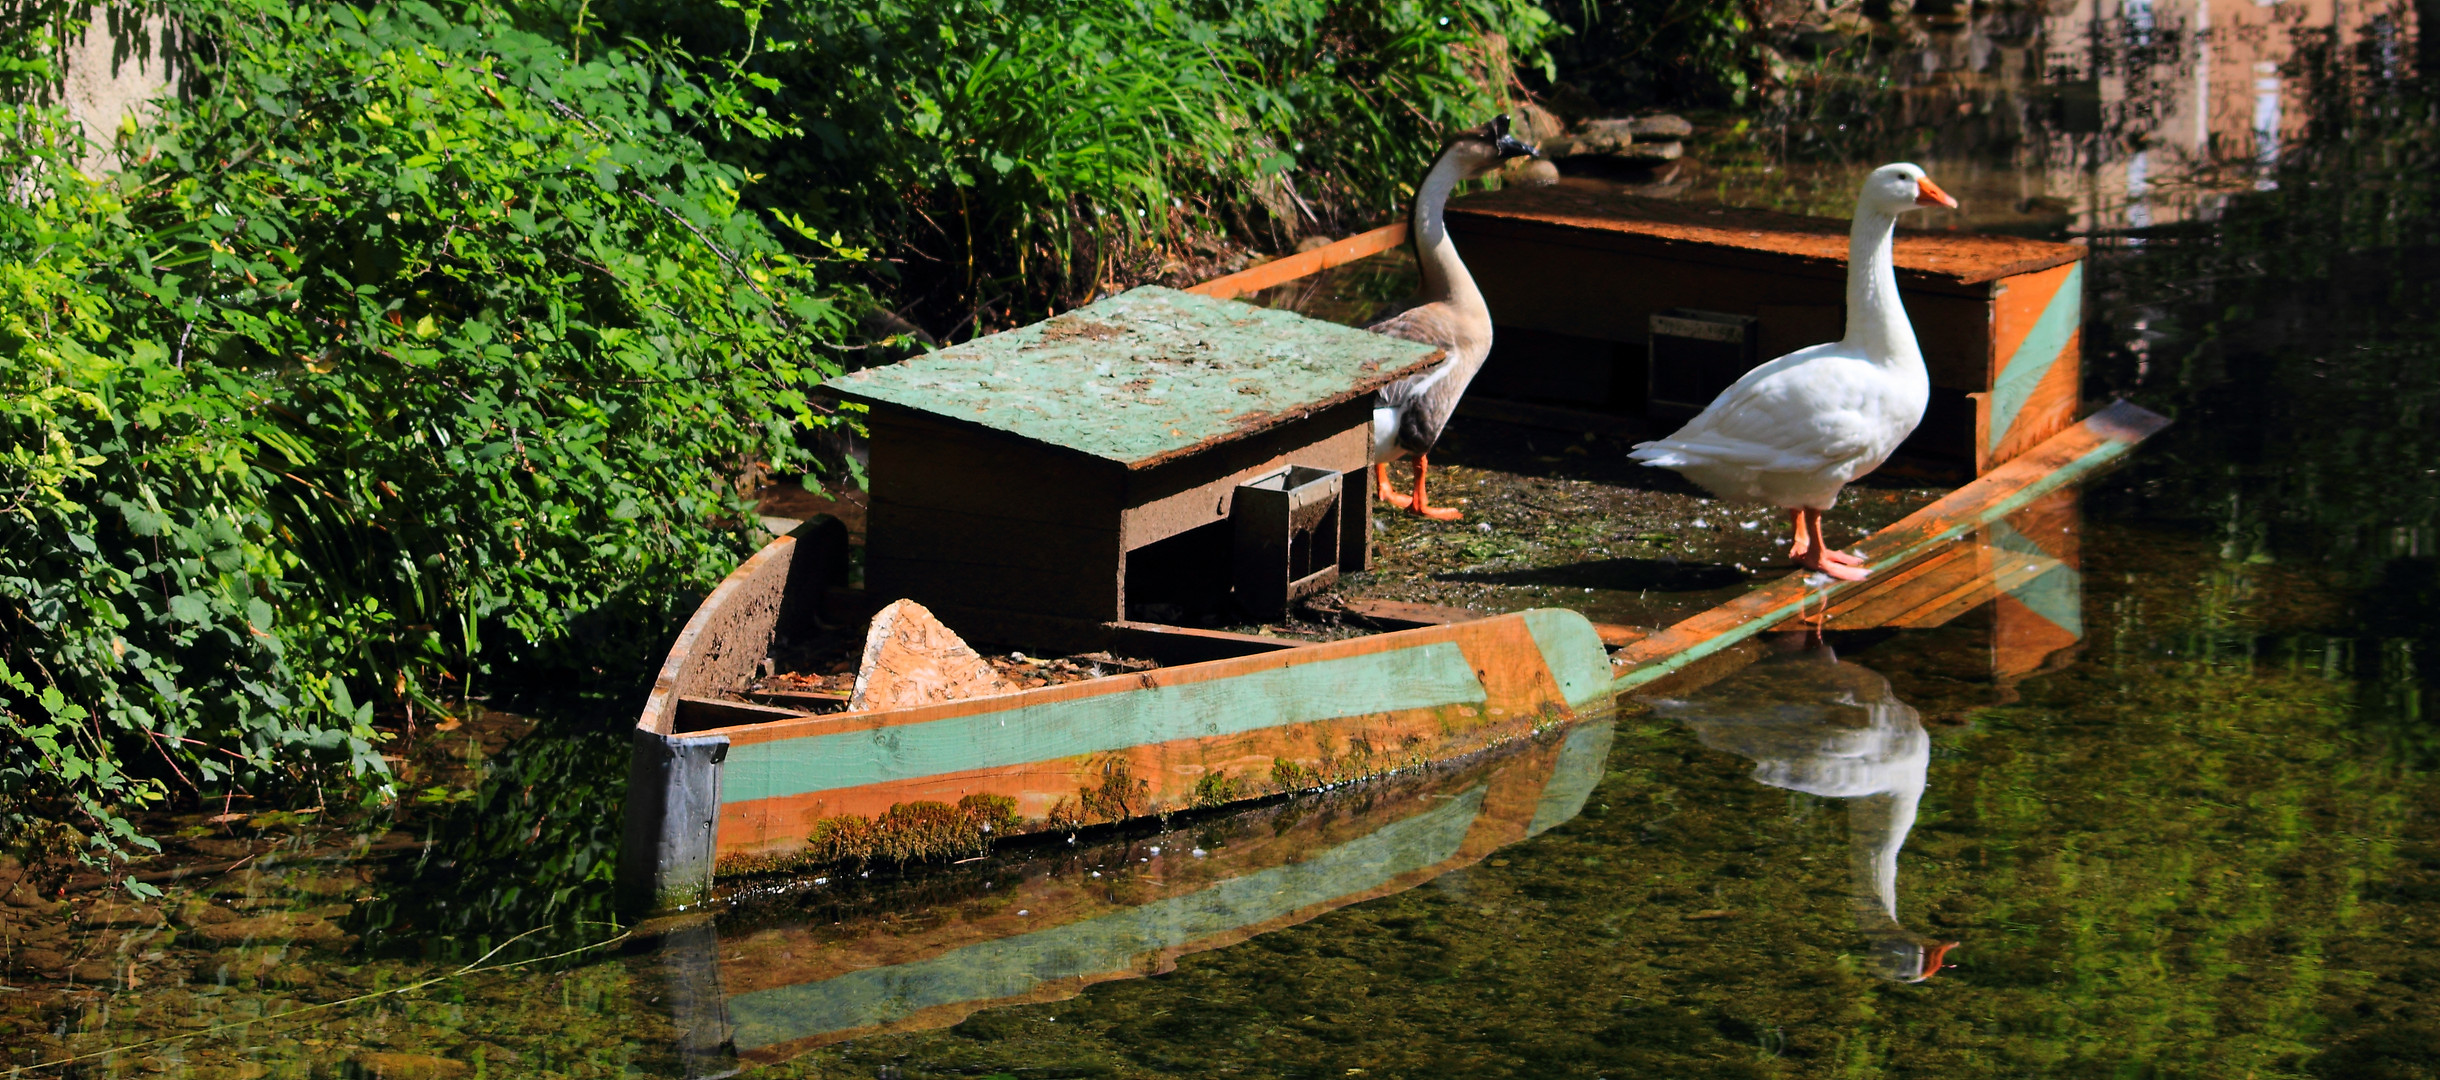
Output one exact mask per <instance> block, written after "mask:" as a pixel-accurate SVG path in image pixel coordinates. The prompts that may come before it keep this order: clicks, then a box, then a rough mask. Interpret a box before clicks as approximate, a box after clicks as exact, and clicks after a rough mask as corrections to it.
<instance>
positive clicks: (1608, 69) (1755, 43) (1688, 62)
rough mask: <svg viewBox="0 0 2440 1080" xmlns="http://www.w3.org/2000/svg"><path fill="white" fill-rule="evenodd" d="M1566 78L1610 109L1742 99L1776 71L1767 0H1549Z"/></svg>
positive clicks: (1557, 52) (1732, 102)
mask: <svg viewBox="0 0 2440 1080" xmlns="http://www.w3.org/2000/svg"><path fill="white" fill-rule="evenodd" d="M1544 2H1545V3H1546V4H1547V5H1548V6H1549V8H1550V13H1551V15H1552V17H1553V18H1554V19H1555V21H1556V22H1557V23H1558V24H1559V25H1561V26H1564V27H1566V28H1567V30H1568V31H1569V33H1568V35H1567V36H1566V37H1565V38H1562V39H1560V41H1559V42H1558V43H1557V44H1556V46H1555V47H1554V48H1553V49H1552V52H1553V53H1554V54H1555V57H1556V62H1557V67H1558V70H1559V71H1560V72H1562V73H1563V74H1562V75H1561V76H1560V77H1562V78H1564V79H1566V80H1567V82H1568V83H1569V84H1570V85H1572V86H1574V87H1576V88H1577V89H1578V90H1579V91H1581V92H1583V93H1585V94H1586V95H1587V96H1588V97H1589V98H1591V99H1592V100H1593V101H1595V102H1598V103H1599V104H1600V105H1602V106H1605V107H1607V108H1611V109H1630V110H1631V109H1645V108H1650V107H1652V106H1655V105H1665V106H1692V105H1715V106H1716V105H1743V104H1745V103H1746V96H1747V94H1748V93H1749V92H1750V91H1751V90H1752V89H1753V87H1754V85H1755V84H1756V83H1757V81H1759V80H1760V79H1762V78H1763V77H1764V76H1765V75H1766V74H1767V73H1768V72H1769V70H1770V58H1771V51H1770V47H1769V42H1768V40H1767V39H1766V36H1765V31H1766V28H1767V27H1768V25H1769V22H1770V10H1771V7H1772V5H1771V4H1769V3H1767V2H1765V0H1544Z"/></svg>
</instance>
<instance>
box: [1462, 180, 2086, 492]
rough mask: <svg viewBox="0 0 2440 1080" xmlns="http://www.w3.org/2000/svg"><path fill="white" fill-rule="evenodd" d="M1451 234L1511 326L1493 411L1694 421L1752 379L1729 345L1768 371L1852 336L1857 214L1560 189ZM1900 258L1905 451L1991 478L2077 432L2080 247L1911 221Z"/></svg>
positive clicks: (1479, 383)
mask: <svg viewBox="0 0 2440 1080" xmlns="http://www.w3.org/2000/svg"><path fill="white" fill-rule="evenodd" d="M1448 227H1449V233H1450V236H1451V237H1452V238H1454V239H1455V240H1456V242H1457V246H1458V250H1460V251H1461V252H1463V253H1464V255H1465V259H1466V265H1467V267H1468V268H1469V269H1471V270H1472V271H1473V273H1474V277H1475V280H1476V282H1477V283H1478V284H1479V285H1480V286H1481V288H1482V291H1483V298H1484V300H1485V301H1486V302H1487V303H1488V304H1489V305H1490V307H1491V314H1492V318H1493V319H1494V320H1495V321H1496V322H1497V324H1498V327H1499V333H1498V338H1497V343H1496V345H1495V346H1494V348H1493V351H1492V354H1491V358H1490V360H1489V361H1488V362H1487V363H1486V364H1485V365H1484V368H1483V371H1482V374H1480V375H1479V376H1477V377H1476V379H1475V382H1474V387H1473V390H1472V393H1471V395H1470V396H1469V402H1470V403H1471V404H1472V405H1473V406H1474V407H1475V409H1476V411H1479V412H1484V413H1486V414H1491V415H1497V414H1499V412H1500V407H1501V404H1502V403H1503V402H1522V403H1526V406H1525V407H1524V408H1514V407H1512V408H1511V409H1510V410H1509V412H1510V414H1511V415H1514V416H1516V417H1517V418H1519V419H1528V418H1532V417H1534V416H1535V415H1536V412H1537V410H1536V408H1535V406H1539V407H1540V411H1541V412H1542V414H1543V415H1545V416H1551V415H1552V414H1551V413H1550V412H1549V410H1550V409H1551V407H1553V406H1556V407H1558V408H1560V409H1564V410H1573V411H1576V412H1580V413H1596V414H1598V413H1609V414H1625V415H1633V416H1642V415H1646V414H1647V413H1649V414H1650V415H1651V416H1652V417H1653V419H1654V420H1655V421H1658V422H1668V421H1673V420H1677V419H1683V417H1684V415H1686V414H1687V413H1688V412H1689V411H1690V410H1689V406H1690V405H1693V406H1694V407H1699V405H1700V403H1701V402H1707V401H1708V400H1709V397H1710V395H1711V394H1716V393H1718V391H1719V390H1721V389H1724V388H1726V386H1727V385H1728V382H1729V381H1733V380H1734V378H1735V377H1736V376H1737V375H1740V374H1743V369H1742V368H1736V369H1735V370H1734V371H1731V370H1730V369H1731V368H1735V365H1734V364H1729V363H1706V359H1707V358H1709V357H1710V355H1711V354H1712V353H1721V354H1722V355H1730V351H1731V350H1737V351H1735V352H1734V355H1735V356H1737V357H1742V356H1751V357H1753V358H1754V359H1756V360H1768V359H1770V358H1772V357H1775V356H1780V355H1783V354H1786V353H1789V352H1792V351H1794V350H1796V349H1800V348H1803V347H1805V346H1807V345H1815V344H1819V343H1821V342H1825V341H1834V340H1837V339H1838V337H1839V336H1840V334H1841V333H1842V332H1843V330H1844V323H1845V319H1846V315H1845V306H1844V305H1845V302H1846V301H1845V295H1846V272H1847V271H1846V263H1847V238H1848V231H1849V224H1848V222H1846V221H1843V220H1839V219H1835V218H1814V217H1800V216H1797V215H1794V214H1781V213H1775V212H1771V211H1767V210H1745V209H1736V208H1729V207H1718V206H1704V205H1701V204H1697V203H1684V202H1675V201H1671V200H1666V199H1648V198H1638V197H1633V196H1626V195H1619V194H1614V193H1610V192H1606V191H1601V190H1596V189H1591V188H1585V187H1578V186H1573V185H1561V186H1557V187H1547V188H1518V189H1510V190H1504V191H1497V192H1489V193H1485V194H1480V195H1473V196H1468V197H1466V198H1463V199H1459V200H1456V201H1455V202H1453V203H1451V204H1450V206H1449V210H1448ZM1896 247H1897V267H1898V289H1899V292H1900V294H1901V296H1902V297H1903V298H1904V301H1905V304H1906V312H1907V315H1908V316H1909V317H1910V318H1911V319H1912V320H1913V322H1914V326H1915V334H1916V337H1917V338H1918V339H1919V340H1920V342H1921V343H1922V346H1923V356H1924V364H1925V366H1926V367H1927V368H1929V369H1930V373H1931V382H1932V400H1931V404H1930V407H1929V408H1928V409H1927V410H1926V413H1925V416H1924V419H1923V423H1922V426H1920V427H1919V428H1917V429H1916V431H1915V435H1914V437H1913V438H1912V439H1909V440H1908V441H1907V443H1906V445H1905V446H1904V447H1903V448H1902V449H1901V451H1900V452H1901V453H1902V454H1905V455H1908V456H1911V457H1916V458H1928V459H1934V460H1937V461H1943V462H1950V463H1955V464H1956V465H1961V466H1962V465H1971V467H1972V468H1973V470H1974V473H1975V474H1976V475H1980V474H1982V473H1985V472H1988V471H1990V470H1991V469H1992V468H1993V467H1995V466H1997V465H1999V464H2001V463H2002V462H2005V461H2008V460H2009V459H2011V458H2014V457H2016V456H2017V455H2019V454H2021V453H2024V452H2025V451H2026V450H2027V449H2029V448H2031V447H2033V446H2034V445H2035V444H2037V443H2040V442H2041V441H2042V440H2044V439H2047V438H2049V437H2050V436H2052V435H2054V434H2056V433H2058V432H2059V431H2060V430H2061V429H2063V428H2065V427H2067V425H2068V424H2070V423H2072V422H2074V420H2075V410H2076V401H2077V397H2076V395H2077V391H2078V388H2079V382H2080V377H2081V370H2080V369H2081V363H2080V359H2079V350H2078V340H2077V332H2078V329H2079V328H2080V326H2081V324H2082V321H2083V306H2082V298H2083V274H2082V267H2083V263H2082V261H2081V260H2082V258H2083V255H2084V249H2083V248H2080V247H2077V246H2075V245H2072V244H2058V243H2050V242H2047V241H2041V240H2027V239H2022V238H2018V237H2012V236H1990V235H1979V234H1972V233H1949V232H1940V233H1932V232H1912V231H1908V230H1906V229H1903V228H1902V229H1900V230H1899V233H1898V239H1897V245H1896ZM1673 309H1686V310H1673ZM1656 317H1657V318H1656ZM1749 320H1750V321H1749ZM1656 328H1657V332H1656ZM1732 329H1733V330H1734V331H1735V332H1734V333H1732ZM1656 364H1657V365H1661V366H1664V367H1667V368H1669V370H1657V369H1656V367H1655V365H1656ZM1697 365H1700V366H1703V367H1705V368H1706V369H1707V370H1705V371H1703V372H1702V373H1700V374H1699V375H1695V376H1693V377H1692V378H1691V379H1690V378H1689V372H1688V371H1687V370H1686V368H1687V367H1690V366H1697ZM1749 366H1750V365H1749ZM1711 368H1716V369H1717V370H1708V369H1711ZM1696 384H1699V385H1696ZM1715 384H1716V385H1715ZM1656 388H1658V389H1660V391H1661V392H1660V393H1659V394H1657V395H1656V394H1655V393H1654V390H1655V389H1656ZM1656 398H1658V400H1655V399H1656ZM1558 415H1560V416H1564V415H1565V414H1558Z"/></svg>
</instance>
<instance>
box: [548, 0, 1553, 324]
mask: <svg viewBox="0 0 2440 1080" xmlns="http://www.w3.org/2000/svg"><path fill="white" fill-rule="evenodd" d="M591 10H592V11H594V12H596V13H599V14H600V15H601V16H602V17H604V18H606V20H607V22H606V24H605V25H607V26H609V27H614V28H616V30H617V32H618V33H623V34H627V35H632V36H637V37H643V38H649V39H654V40H663V39H668V40H674V41H678V42H681V43H682V44H683V46H684V48H685V49H687V50H689V51H690V52H692V53H693V54H696V55H699V56H702V57H709V58H714V59H715V60H717V61H718V62H720V63H726V64H735V65H743V67H744V69H745V70H748V71H751V72H752V73H753V74H752V78H753V79H754V84H755V85H756V86H758V87H761V88H763V90H764V92H763V93H762V94H761V95H759V96H758V97H757V99H756V100H757V101H758V102H759V103H762V105H763V107H765V108H767V110H768V111H769V113H770V114H771V115H773V116H775V117H777V118H779V119H780V120H781V121H782V122H784V123H785V124H787V125H788V126H790V127H791V128H793V129H794V130H795V134H794V135H792V136H790V137H785V138H777V139H769V140H763V139H751V140H733V141H731V142H729V143H727V144H726V145H724V147H723V152H724V153H725V154H727V155H729V156H731V157H732V158H733V159H734V160H738V161H742V162H745V163H747V164H748V165H749V167H751V168H752V169H754V170H756V171H758V172H768V173H769V174H771V176H772V178H773V179H772V181H771V182H770V183H767V184H764V185H761V186H760V187H758V188H757V189H756V191H755V193H754V197H755V198H757V199H761V200H765V201H767V202H768V204H769V205H771V206H772V207H774V208H775V209H778V210H781V211H784V212H787V213H790V214H802V215H803V216H804V218H805V219H806V220H809V221H814V222H817V223H820V224H821V225H822V226H823V227H825V228H836V229H840V230H844V231H846V232H848V233H849V234H852V235H857V236H864V237H869V238H871V240H872V242H873V244H874V245H875V246H876V247H877V248H879V249H880V250H882V251H883V252H886V253H887V255H888V261H887V262H885V263H883V264H880V265H884V266H889V267H894V268H895V269H896V270H897V272H898V276H897V280H895V281H894V282H891V283H889V284H890V288H891V290H892V291H893V292H894V293H895V294H896V295H897V296H898V297H899V298H900V300H901V301H902V303H903V305H904V306H905V307H907V308H908V309H910V310H912V311H913V312H914V313H916V314H918V315H920V316H922V318H921V319H920V320H919V321H928V322H930V323H932V324H933V325H934V327H935V328H936V329H943V330H947V329H950V328H951V327H952V325H954V326H956V327H957V328H959V329H960V330H961V331H962V330H963V329H964V328H965V327H967V326H972V327H974V328H975V329H977V330H983V329H993V328H998V327H1002V326H1006V325H1010V324H1014V323H1018V322H1022V321H1027V320H1028V319H1031V318H1038V317H1040V316H1041V315H1042V314H1044V313H1046V312H1047V311H1049V310H1051V309H1053V308H1056V307H1061V306H1072V305H1073V304H1075V303H1078V302H1081V301H1083V300H1086V299H1090V298H1091V297H1092V296H1093V295H1094V294H1096V293H1097V292H1098V291H1099V290H1102V289H1103V288H1105V287H1108V286H1111V285H1113V284H1115V283H1120V282H1128V283H1131V282H1135V281H1142V280H1146V279H1148V278H1152V277H1156V276H1159V275H1160V274H1161V273H1163V272H1164V271H1163V270H1162V267H1163V266H1164V265H1166V264H1168V260H1171V259H1174V258H1176V257H1179V256H1180V255H1182V254H1185V253H1186V246H1185V244H1184V241H1185V239H1186V238H1187V237H1189V236H1201V237H1206V238H1208V237H1211V236H1215V235H1217V234H1218V233H1220V232H1224V231H1234V232H1236V233H1238V234H1239V235H1240V236H1241V237H1246V238H1262V239H1264V240H1265V241H1266V242H1275V241H1276V240H1278V239H1279V238H1281V237H1282V236H1283V235H1287V236H1292V235H1295V234H1297V233H1300V232H1304V231H1329V230H1337V229H1342V228H1344V227H1346V226H1347V225H1348V224H1350V223H1351V222H1356V221H1373V220H1377V219H1379V218H1380V217H1382V216H1385V215H1387V214H1390V213H1393V212H1395V211H1396V209H1397V208H1398V207H1399V204H1400V203H1401V201H1402V200H1403V199H1404V198H1405V196H1406V194H1407V193H1408V190H1409V189H1407V188H1405V187H1403V186H1402V185H1406V184H1411V182H1412V181H1413V179H1414V177H1415V176H1416V175H1417V174H1418V173H1419V172H1420V171H1421V169H1422V168H1423V167H1424V165H1425V164H1426V163H1427V162H1428V159H1429V157H1430V155H1431V153H1432V152H1433V150H1434V148H1435V147H1436V146H1437V145H1438V143H1439V140H1440V137H1441V136H1442V135H1443V134H1445V133H1446V132H1448V131H1450V130H1452V129H1454V128H1457V127H1460V126H1464V125H1468V124H1473V123H1479V122H1480V121H1481V120H1482V119H1483V118H1484V116H1485V115H1487V114H1488V113H1489V112H1490V111H1492V110H1493V109H1494V108H1495V107H1496V105H1497V99H1499V98H1501V97H1503V96H1504V93H1505V87H1506V83H1507V78H1508V76H1507V71H1508V67H1509V64H1510V58H1511V56H1512V55H1523V56H1526V57H1529V58H1530V57H1535V56H1538V55H1539V52H1540V48H1539V43H1540V41H1541V39H1542V38H1543V36H1544V35H1545V33H1546V32H1547V26H1548V19H1547V17H1546V16H1545V15H1544V14H1543V13H1542V12H1541V10H1540V9H1539V8H1537V7H1536V6H1534V5H1533V4H1531V3H1529V2H1527V0H1398V2H1391V3H1370V4H1351V3H1340V2H1331V0H1188V2H1182V3H1167V2H1153V0H953V2H948V3H933V2H929V0H882V2H878V3H875V2H868V0H853V2H850V0H775V2H772V3H770V4H768V5H767V6H764V5H751V6H747V5H740V4H739V3H736V2H734V0H728V2H723V3H720V4H718V5H707V4H700V3H697V4H679V5H668V4H657V3H655V4H646V3H629V4H625V5H612V4H597V5H595V6H594V7H593V8H592V9H591ZM698 62H699V63H711V62H713V61H710V60H707V61H698Z"/></svg>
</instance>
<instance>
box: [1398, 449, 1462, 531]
mask: <svg viewBox="0 0 2440 1080" xmlns="http://www.w3.org/2000/svg"><path fill="white" fill-rule="evenodd" d="M1430 461H1431V459H1430V458H1428V457H1425V456H1423V455H1417V456H1416V458H1415V502H1414V505H1412V506H1410V507H1408V509H1410V510H1413V511H1414V512H1416V513H1418V514H1422V515H1423V516H1425V517H1428V518H1431V519H1432V520H1434V521H1455V520H1457V519H1459V518H1461V517H1464V516H1466V512H1465V511H1463V510H1459V509H1457V508H1456V507H1454V506H1434V505H1432V504H1431V503H1430V502H1428V501H1426V500H1425V499H1424V497H1423V474H1424V471H1425V470H1427V469H1429V468H1431V464H1430Z"/></svg>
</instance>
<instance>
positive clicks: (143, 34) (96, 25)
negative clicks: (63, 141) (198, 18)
mask: <svg viewBox="0 0 2440 1080" xmlns="http://www.w3.org/2000/svg"><path fill="white" fill-rule="evenodd" d="M182 55H183V47H182V44H181V41H180V39H179V35H178V33H177V31H176V30H175V28H173V27H172V26H171V25H170V23H169V20H167V19H165V18H163V17H162V16H161V15H160V14H158V13H136V12H129V11H118V12H113V11H112V10H110V9H109V8H107V7H95V8H93V9H92V17H91V18H90V19H89V20H88V21H87V22H86V24H85V27H84V30H83V32H82V33H75V34H71V36H70V37H69V39H68V40H67V41H66V42H64V43H63V47H62V48H61V49H60V54H59V61H60V65H59V66H60V70H61V75H62V78H61V87H60V91H61V102H62V104H64V105H65V106H66V107H67V110H68V115H69V116H70V117H71V118H73V119H74V120H76V122H77V123H78V124H79V125H81V126H82V127H83V128H84V138H85V143H86V150H85V153H84V155H83V156H82V157H81V159H80V160H79V163H78V164H79V165H80V167H82V168H83V169H84V170H85V171H86V172H87V173H90V174H93V175H96V176H98V175H101V174H102V173H105V172H108V171H111V170H112V169H114V168H116V159H115V158H114V156H113V155H112V154H111V152H110V151H111V148H112V147H113V146H114V145H116V143H117V141H118V136H119V128H120V126H121V125H122V124H123V123H125V122H126V120H127V119H128V118H129V117H131V116H132V117H134V118H135V119H137V120H138V121H141V120H143V119H145V118H148V117H149V116H151V115H152V112H153V107H154V106H153V101H154V99H156V98H158V97H160V96H162V95H163V94H166V93H168V92H169V90H170V84H171V80H172V78H173V77H174V76H175V75H176V74H177V73H178V70H179V57H180V56H182Z"/></svg>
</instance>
